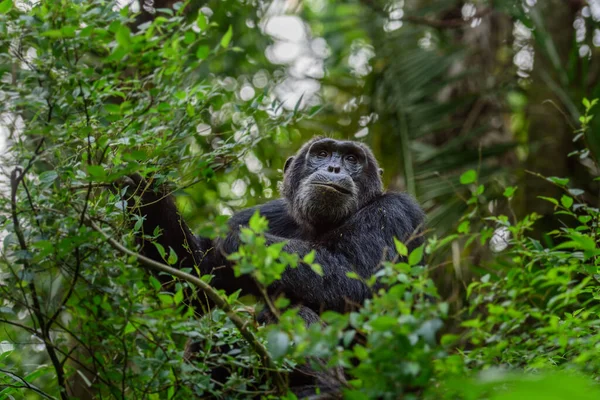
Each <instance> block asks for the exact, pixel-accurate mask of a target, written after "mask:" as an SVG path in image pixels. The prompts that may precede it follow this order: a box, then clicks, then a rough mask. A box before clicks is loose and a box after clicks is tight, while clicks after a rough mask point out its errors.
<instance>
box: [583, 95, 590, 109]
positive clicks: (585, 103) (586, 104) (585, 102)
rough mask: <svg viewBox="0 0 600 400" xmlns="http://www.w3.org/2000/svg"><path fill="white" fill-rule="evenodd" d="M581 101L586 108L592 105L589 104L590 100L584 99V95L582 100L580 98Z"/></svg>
mask: <svg viewBox="0 0 600 400" xmlns="http://www.w3.org/2000/svg"><path fill="white" fill-rule="evenodd" d="M581 102H582V103H583V106H584V107H585V108H586V110H589V109H590V107H591V106H592V105H591V104H590V101H589V100H588V99H586V98H585V97H584V98H583V100H581Z"/></svg>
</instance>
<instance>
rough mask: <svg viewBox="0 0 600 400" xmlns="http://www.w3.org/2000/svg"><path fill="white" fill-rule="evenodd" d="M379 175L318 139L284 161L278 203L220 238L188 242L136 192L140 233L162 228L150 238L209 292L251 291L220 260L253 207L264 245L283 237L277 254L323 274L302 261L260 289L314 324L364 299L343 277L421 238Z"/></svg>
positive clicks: (239, 218) (238, 217)
mask: <svg viewBox="0 0 600 400" xmlns="http://www.w3.org/2000/svg"><path fill="white" fill-rule="evenodd" d="M380 174H381V170H380V168H379V166H378V164H377V161H376V160H375V157H374V156H373V154H372V152H371V150H370V149H369V148H368V147H367V146H365V145H364V144H361V143H357V142H351V141H337V140H333V139H324V138H316V139H313V140H311V141H309V142H308V143H306V144H305V145H304V146H303V147H302V148H301V149H300V150H299V151H298V153H297V154H296V155H295V156H294V157H292V158H290V159H288V160H287V161H286V163H285V167H284V183H283V190H282V198H281V199H277V200H273V201H270V202H268V203H266V204H263V205H261V206H258V207H253V208H249V209H246V210H243V211H240V212H238V213H237V214H235V215H234V216H233V217H232V218H231V219H230V221H229V226H230V228H231V231H230V233H229V234H228V235H227V236H226V237H225V238H221V239H218V240H216V241H211V240H209V239H207V238H202V237H196V236H194V235H193V234H192V233H191V231H190V230H189V228H188V227H187V225H186V224H185V222H183V221H182V220H181V218H180V216H179V214H178V212H177V209H176V207H175V205H174V203H173V200H172V199H171V198H168V197H167V198H164V199H161V200H160V201H156V200H158V199H159V197H158V195H156V194H146V195H144V196H143V202H142V203H144V204H145V205H143V206H142V207H141V211H140V213H141V214H145V215H146V219H145V222H144V231H145V232H146V233H150V234H151V233H152V232H153V231H154V229H155V228H156V227H157V226H158V227H160V228H161V230H162V234H161V236H160V238H159V239H158V240H159V242H160V243H161V244H162V245H163V246H164V247H165V248H166V249H168V247H169V246H170V247H172V248H173V249H174V250H175V251H176V252H177V254H178V256H179V262H180V267H192V266H193V265H194V264H195V265H198V266H199V267H200V271H201V272H202V274H213V275H214V278H213V280H212V281H211V284H212V285H213V286H215V287H217V288H220V289H224V290H225V291H227V292H233V291H236V290H238V289H242V292H243V293H247V294H255V295H258V294H259V291H258V288H257V287H256V284H255V282H254V280H253V279H252V278H251V277H248V276H241V277H238V278H235V277H234V275H233V270H232V268H231V262H230V261H228V260H227V259H226V255H227V254H230V253H232V252H235V251H236V250H237V249H238V246H239V245H240V240H239V228H240V227H243V226H247V225H248V221H249V219H250V217H251V216H252V215H253V214H254V212H255V211H256V210H257V209H258V210H259V211H260V214H261V215H263V216H264V217H266V218H267V219H268V221H269V230H268V232H267V234H266V238H267V241H268V243H275V242H281V241H287V244H286V245H285V247H284V250H285V251H287V252H289V253H296V254H298V255H299V256H300V257H303V256H304V255H306V254H308V253H309V252H310V251H311V250H315V252H316V257H315V262H316V263H318V264H320V265H321V267H322V269H323V276H320V275H318V274H317V273H315V272H314V271H313V270H312V269H311V268H310V267H309V266H308V265H304V264H301V265H299V266H298V267H297V268H290V269H287V270H286V271H285V272H284V273H283V276H282V279H281V280H280V281H278V282H276V283H274V284H273V285H271V287H269V288H268V291H269V293H270V294H271V295H273V296H277V295H279V294H284V295H285V296H286V297H287V298H288V299H290V300H291V302H292V304H293V305H294V306H301V307H306V308H307V309H308V310H306V312H304V314H305V315H307V316H308V315H310V316H311V317H310V318H307V323H312V322H315V321H314V320H315V319H316V318H315V315H316V314H319V313H321V312H322V311H325V310H333V311H338V312H345V311H348V310H350V309H354V308H356V307H359V306H360V305H361V304H362V303H363V302H364V300H365V299H367V298H368V297H369V296H371V292H370V289H369V287H368V286H367V285H366V284H365V283H363V282H362V281H361V280H358V279H353V278H350V277H348V276H347V274H348V273H349V272H355V273H356V274H358V275H359V276H360V277H362V278H365V279H367V278H369V277H370V276H371V275H372V274H373V273H374V272H376V271H377V269H378V268H379V265H380V263H381V261H383V260H390V259H392V258H394V257H396V256H397V254H396V251H395V246H394V241H393V238H394V237H396V238H398V239H399V240H400V241H403V242H404V243H405V244H407V246H408V248H409V250H411V249H413V248H415V247H417V246H419V245H421V243H422V242H423V238H422V237H421V235H420V232H421V229H422V228H423V221H424V215H423V212H422V210H421V208H420V207H419V206H418V205H417V204H416V203H415V201H414V200H413V199H412V198H411V197H410V196H409V195H407V194H402V193H390V192H387V193H384V192H383V185H382V181H381V177H380ZM136 180H137V182H136V183H138V184H140V183H141V182H142V181H141V180H140V178H139V177H138V178H136ZM153 201H156V202H154V203H152V202H153ZM143 252H144V253H145V254H146V255H147V256H149V257H152V258H154V259H157V260H160V256H159V254H158V252H157V251H156V249H155V248H154V246H152V245H145V246H144V248H143ZM311 310H312V312H311ZM300 315H303V313H300ZM264 319H265V320H269V318H264ZM308 319H310V321H308Z"/></svg>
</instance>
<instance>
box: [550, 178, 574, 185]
mask: <svg viewBox="0 0 600 400" xmlns="http://www.w3.org/2000/svg"><path fill="white" fill-rule="evenodd" d="M546 179H547V180H549V181H550V182H552V183H554V184H557V185H558V186H566V185H567V184H568V183H569V179H568V178H558V177H556V176H550V177H548V178H546Z"/></svg>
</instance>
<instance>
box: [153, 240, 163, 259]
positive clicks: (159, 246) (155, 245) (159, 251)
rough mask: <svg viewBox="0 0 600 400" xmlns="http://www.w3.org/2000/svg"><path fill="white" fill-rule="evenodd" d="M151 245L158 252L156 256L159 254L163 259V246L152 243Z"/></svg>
mask: <svg viewBox="0 0 600 400" xmlns="http://www.w3.org/2000/svg"><path fill="white" fill-rule="evenodd" d="M152 244H154V247H156V250H158V254H160V257H161V258H162V259H164V258H165V254H166V252H165V248H164V247H163V245H162V244H160V243H158V242H152Z"/></svg>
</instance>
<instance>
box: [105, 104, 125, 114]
mask: <svg viewBox="0 0 600 400" xmlns="http://www.w3.org/2000/svg"><path fill="white" fill-rule="evenodd" d="M104 109H105V110H106V111H107V112H108V113H110V114H121V107H120V106H119V105H118V104H112V103H108V104H105V105H104Z"/></svg>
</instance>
